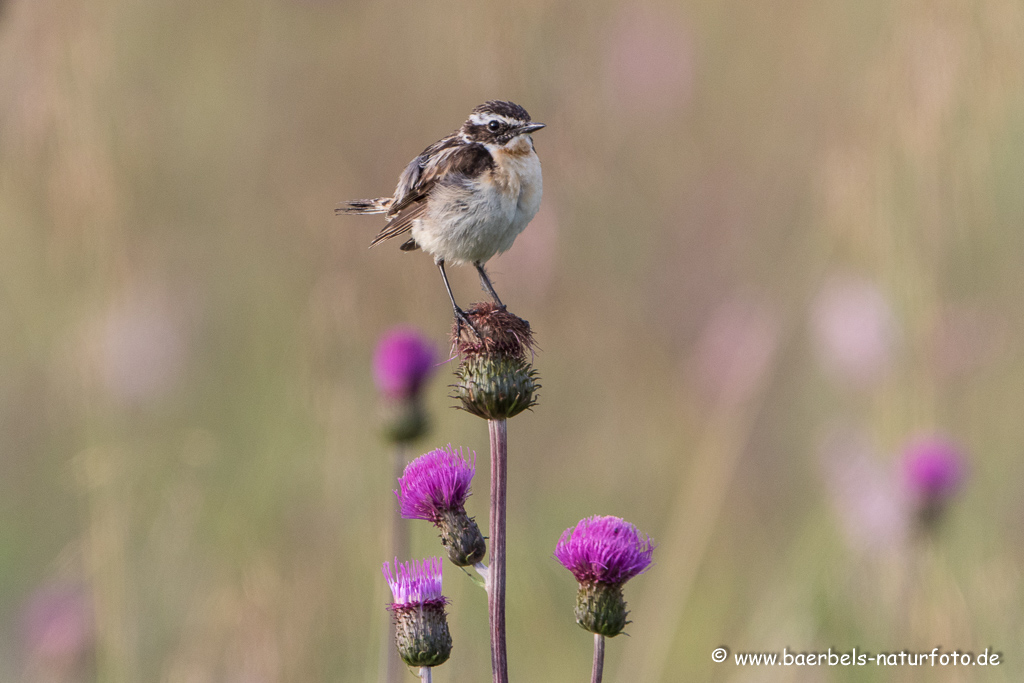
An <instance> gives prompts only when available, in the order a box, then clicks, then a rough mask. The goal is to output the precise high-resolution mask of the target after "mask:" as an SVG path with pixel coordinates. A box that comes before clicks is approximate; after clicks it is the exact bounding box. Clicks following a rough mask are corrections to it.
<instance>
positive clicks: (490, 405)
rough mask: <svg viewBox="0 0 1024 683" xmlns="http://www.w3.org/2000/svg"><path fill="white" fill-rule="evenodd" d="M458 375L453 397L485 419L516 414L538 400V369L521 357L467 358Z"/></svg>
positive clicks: (465, 407) (498, 418)
mask: <svg viewBox="0 0 1024 683" xmlns="http://www.w3.org/2000/svg"><path fill="white" fill-rule="evenodd" d="M455 375H456V377H458V380H459V382H458V384H455V385H454V386H453V389H454V392H453V394H452V397H453V398H457V399H459V400H460V401H461V402H462V408H463V409H464V410H466V411H468V412H470V413H473V414H474V415H476V416H477V417H482V418H484V419H485V420H501V419H505V418H509V417H513V416H515V415H518V414H519V413H521V412H523V411H524V410H526V409H527V408H531V407H533V406H534V405H535V404H536V403H537V400H536V398H535V393H536V391H537V388H538V387H539V386H540V385H539V384H537V371H536V370H534V369H533V368H532V367H530V364H529V363H528V362H526V361H525V360H523V359H521V358H515V357H507V356H501V355H493V356H475V357H468V358H466V359H465V360H463V362H462V365H460V366H459V369H458V370H456V372H455Z"/></svg>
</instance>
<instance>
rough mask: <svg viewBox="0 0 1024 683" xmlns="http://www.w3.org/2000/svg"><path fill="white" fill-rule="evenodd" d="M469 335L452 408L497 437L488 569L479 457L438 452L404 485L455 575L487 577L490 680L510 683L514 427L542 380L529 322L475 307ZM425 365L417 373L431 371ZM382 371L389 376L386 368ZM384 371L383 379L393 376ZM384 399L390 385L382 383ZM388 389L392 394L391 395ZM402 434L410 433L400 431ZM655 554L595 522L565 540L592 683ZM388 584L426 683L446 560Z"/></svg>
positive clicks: (409, 473) (398, 571) (414, 465)
mask: <svg viewBox="0 0 1024 683" xmlns="http://www.w3.org/2000/svg"><path fill="white" fill-rule="evenodd" d="M466 317H467V318H468V322H469V323H471V325H458V324H456V325H455V328H454V331H453V333H452V347H453V351H454V352H455V353H456V354H457V355H458V356H459V358H460V363H459V367H458V369H457V370H456V373H455V374H456V379H457V382H456V384H454V385H453V387H452V389H453V398H456V399H458V401H459V403H460V406H459V407H461V408H462V409H464V410H465V411H467V412H469V413H471V414H473V415H476V416H477V417H481V418H483V419H485V420H487V427H488V433H489V436H490V455H491V460H490V465H491V482H490V519H489V535H490V544H489V545H490V566H489V567H485V566H484V564H483V558H484V556H485V554H486V553H487V549H488V548H487V546H488V544H487V543H486V542H485V540H484V537H483V535H482V534H481V533H480V529H479V527H478V526H477V524H476V522H475V521H474V520H473V518H472V517H470V516H469V515H468V514H467V513H466V509H465V503H466V499H467V498H468V497H469V495H470V486H471V483H472V480H473V475H474V474H475V472H476V455H475V454H473V455H472V456H470V457H469V458H467V457H464V456H463V454H462V451H461V450H457V449H453V448H452V446H451V445H448V446H447V447H446V448H438V449H434V450H432V451H430V452H428V453H425V454H423V455H421V456H420V457H418V458H416V459H415V460H413V461H412V462H411V463H409V464H408V465H407V466H406V467H405V469H404V471H402V473H401V475H400V476H398V489H396V490H395V491H394V493H395V496H396V497H397V498H398V503H399V510H400V513H401V517H403V518H405V519H423V520H427V521H429V522H431V523H432V524H434V525H435V526H437V528H438V529H439V530H440V532H441V534H440V535H441V543H442V545H443V546H444V548H445V551H446V554H447V555H448V558H449V559H450V560H451V561H452V563H454V564H455V565H457V566H460V567H467V566H471V565H472V566H474V567H475V568H476V569H477V570H478V571H479V572H480V573H481V574H483V576H484V586H485V588H486V590H487V607H488V625H489V630H490V637H491V673H492V680H493V682H494V683H508V657H507V653H506V645H505V526H506V523H505V515H506V507H507V503H506V498H507V472H508V419H509V418H510V417H514V416H516V415H518V414H519V413H521V412H523V411H524V410H526V409H528V408H532V407H533V406H534V405H536V402H537V390H538V389H539V387H540V385H539V384H538V382H537V373H536V371H535V370H534V369H533V367H532V365H531V360H532V357H533V349H534V346H533V335H532V332H531V330H530V325H529V323H527V322H526V321H525V320H522V319H521V318H518V317H516V316H515V315H512V314H511V313H509V312H508V311H507V310H506V309H505V307H504V306H500V305H496V304H490V303H485V304H477V305H476V306H475V307H474V308H471V309H470V310H469V311H467V312H466ZM427 365H428V364H427V363H426V362H425V361H423V362H422V363H420V364H419V365H417V364H415V363H412V364H411V367H414V368H415V367H419V368H421V369H422V368H424V367H427ZM378 367H380V368H386V367H391V366H390V365H389V364H388V363H385V362H378ZM386 374H387V373H386V372H382V371H378V376H379V377H381V376H383V375H386ZM379 384H381V386H382V389H383V387H384V385H385V384H386V382H384V381H380V380H379ZM389 386H390V385H389ZM394 387H395V388H394V389H389V390H387V391H386V392H385V393H390V394H391V395H392V396H395V397H398V398H402V397H405V396H409V395H415V391H412V390H411V389H410V387H418V384H417V383H416V382H406V383H402V382H394ZM395 433H396V434H397V433H405V432H404V431H402V430H397V431H396V432H395ZM652 552H653V544H652V543H651V540H650V539H649V538H647V537H646V536H643V535H641V534H640V532H638V531H637V530H636V528H635V527H633V526H632V525H631V524H629V523H628V522H625V521H623V520H621V519H619V518H618V517H588V518H586V519H584V520H582V521H581V522H580V523H579V524H578V525H577V526H576V527H575V528H571V529H568V530H567V531H566V532H565V534H563V535H562V538H561V540H560V541H559V543H558V547H557V548H556V550H555V556H556V557H557V558H558V560H559V561H560V562H562V564H563V565H565V566H566V567H567V568H569V569H570V570H571V571H572V572H573V574H574V575H575V576H576V578H577V580H578V581H579V582H580V588H579V594H578V596H577V604H576V619H577V621H578V622H579V624H580V625H581V626H583V627H584V628H586V629H587V630H589V631H591V632H592V633H594V667H593V673H592V679H591V680H592V681H594V682H599V681H600V680H601V676H602V672H603V666H604V642H605V641H604V639H605V637H612V636H615V635H618V634H619V633H621V632H622V629H623V628H624V627H625V625H626V624H627V623H628V621H627V620H626V615H627V612H626V603H625V600H624V599H623V597H622V587H623V585H624V584H625V583H626V581H628V580H629V579H630V578H632V577H633V576H636V575H637V574H639V573H641V572H643V571H645V570H646V569H647V567H648V566H649V565H650V563H651V553H652ZM384 575H385V577H386V578H387V579H388V583H389V584H390V585H391V589H392V592H393V593H394V596H395V602H394V603H393V604H391V605H390V607H389V609H391V611H392V613H393V614H394V615H395V624H396V644H397V650H398V652H399V654H400V655H401V657H402V659H403V661H404V662H405V663H406V664H408V665H410V666H418V667H420V677H421V679H422V680H424V681H427V680H430V676H431V673H430V672H431V667H433V666H436V665H438V664H441V663H443V662H444V661H446V660H447V659H448V656H449V654H450V652H451V637H450V636H449V634H448V630H447V624H446V622H445V618H444V606H445V604H446V603H447V601H446V600H445V598H444V597H443V596H442V595H441V560H440V559H439V558H433V559H430V560H427V561H426V562H423V563H416V562H412V563H408V564H403V565H399V564H398V561H397V560H395V564H394V572H392V570H391V567H390V566H389V565H387V564H385V565H384Z"/></svg>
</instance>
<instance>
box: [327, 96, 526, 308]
mask: <svg viewBox="0 0 1024 683" xmlns="http://www.w3.org/2000/svg"><path fill="white" fill-rule="evenodd" d="M543 127H544V124H543V123H534V122H532V121H531V120H530V115H529V114H527V113H526V110H525V109H523V108H522V107H520V106H519V105H518V104H513V103H512V102H503V101H500V100H492V101H490V102H485V103H484V104H481V105H480V106H479V107H477V108H476V109H474V110H473V111H472V112H471V113H470V115H469V118H468V119H466V122H465V123H463V124H462V127H461V128H460V129H459V130H457V131H455V132H454V133H452V134H451V135H449V136H448V137H446V138H443V139H441V140H438V141H437V142H435V143H434V144H432V145H431V146H430V147H427V148H426V149H425V150H423V153H422V154H420V155H419V156H418V157H416V158H415V159H413V160H412V161H411V162H409V165H408V166H406V168H405V171H403V172H402V175H401V177H399V179H398V187H397V188H395V194H394V196H393V197H380V198H377V199H357V200H354V201H349V202H345V206H344V207H342V208H340V209H337V210H336V213H358V214H376V213H382V214H384V215H385V217H386V218H387V223H386V224H385V225H384V228H383V229H382V230H381V231H380V233H379V234H378V235H377V236H376V237H375V238H374V239H373V241H372V242H371V243H370V246H371V247H372V246H374V245H375V244H379V243H380V242H383V241H384V240H388V239H391V238H392V237H397V236H398V235H403V234H405V233H411V236H410V238H409V239H408V240H406V241H405V243H404V244H402V247H401V248H402V250H403V251H411V250H414V249H423V251H425V252H427V253H428V254H430V255H431V256H433V257H434V263H436V264H437V267H438V268H439V269H440V271H441V277H442V278H443V279H444V286H445V289H447V290H448V297H449V298H450V299H451V302H452V308H453V309H454V311H455V317H456V319H457V320H458V321H459V323H460V324H461V323H465V324H467V325H469V326H470V327H472V325H471V324H470V322H469V320H468V319H467V318H466V314H465V313H464V312H463V311H462V309H461V308H459V306H458V304H456V303H455V296H454V295H453V294H452V288H451V286H450V285H449V284H448V276H447V274H446V273H445V270H444V265H445V263H455V264H463V263H472V264H473V265H474V266H475V267H476V270H477V272H478V273H479V274H480V282H481V284H482V285H483V287H484V289H486V290H487V292H488V293H489V294H490V295H491V297H493V298H494V301H495V303H497V304H498V305H499V306H501V307H502V308H504V307H505V305H504V304H502V303H501V299H499V298H498V294H497V292H495V291H494V287H493V286H492V285H491V281H490V278H488V277H487V271H485V270H484V264H485V263H487V261H488V259H490V258H491V257H492V256H494V255H495V254H500V253H502V252H504V251H507V250H508V249H509V248H510V247H511V246H512V242H514V241H515V239H516V236H517V235H519V233H521V232H522V231H523V229H524V228H526V225H527V223H529V222H530V220H531V219H532V218H533V217H534V216H535V215H536V213H537V209H539V208H540V200H541V195H542V193H543V185H544V182H543V178H542V176H541V170H540V159H539V158H538V157H537V152H536V151H535V150H534V147H533V138H532V137H531V134H532V133H534V132H535V131H537V130H540V129H541V128H543Z"/></svg>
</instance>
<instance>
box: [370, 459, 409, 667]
mask: <svg viewBox="0 0 1024 683" xmlns="http://www.w3.org/2000/svg"><path fill="white" fill-rule="evenodd" d="M391 458H392V462H391V466H392V468H393V469H394V472H393V475H394V479H393V481H394V480H397V479H399V478H401V476H402V474H404V473H405V466H406V465H407V464H408V460H409V457H408V448H407V447H406V446H405V445H404V444H402V443H397V444H395V448H394V451H392V455H391ZM388 545H389V546H390V547H389V548H388V553H387V555H386V557H388V558H392V557H401V558H402V559H403V560H404V559H405V558H407V557H409V526H408V524H407V522H406V520H404V519H402V516H401V515H397V514H396V515H391V534H390V538H389V542H388ZM390 622H391V620H390V619H388V620H387V622H385V633H384V652H383V655H382V657H381V660H382V661H381V663H380V674H379V677H378V680H379V681H380V682H381V683H402V682H403V681H404V680H405V677H406V676H408V675H409V674H408V673H406V672H407V671H408V670H409V668H408V667H407V666H406V665H405V663H404V662H403V661H402V658H401V657H399V656H398V649H397V647H396V646H395V629H394V628H392V626H391V623H390Z"/></svg>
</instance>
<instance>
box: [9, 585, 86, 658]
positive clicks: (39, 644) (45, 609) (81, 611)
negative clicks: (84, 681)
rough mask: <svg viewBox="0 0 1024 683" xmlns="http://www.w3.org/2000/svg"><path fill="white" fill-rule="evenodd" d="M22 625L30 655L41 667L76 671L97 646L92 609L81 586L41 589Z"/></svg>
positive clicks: (28, 604)
mask: <svg viewBox="0 0 1024 683" xmlns="http://www.w3.org/2000/svg"><path fill="white" fill-rule="evenodd" d="M21 623H22V635H23V638H24V643H25V649H26V652H27V654H28V657H29V659H30V660H31V661H33V662H36V663H37V664H44V663H45V664H46V665H48V666H51V667H58V668H61V669H66V668H73V667H75V666H77V665H79V664H81V663H82V662H84V660H85V657H86V655H87V653H88V651H89V649H90V648H91V646H92V643H93V637H94V629H93V619H92V610H91V609H90V605H89V600H88V596H87V595H86V594H85V592H84V591H83V590H82V588H81V587H79V586H74V585H66V584H51V585H47V586H43V587H42V588H40V589H38V590H37V591H36V592H35V593H33V594H32V595H31V596H30V597H29V599H28V601H27V602H26V604H25V607H24V609H23V612H22V622H21Z"/></svg>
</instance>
